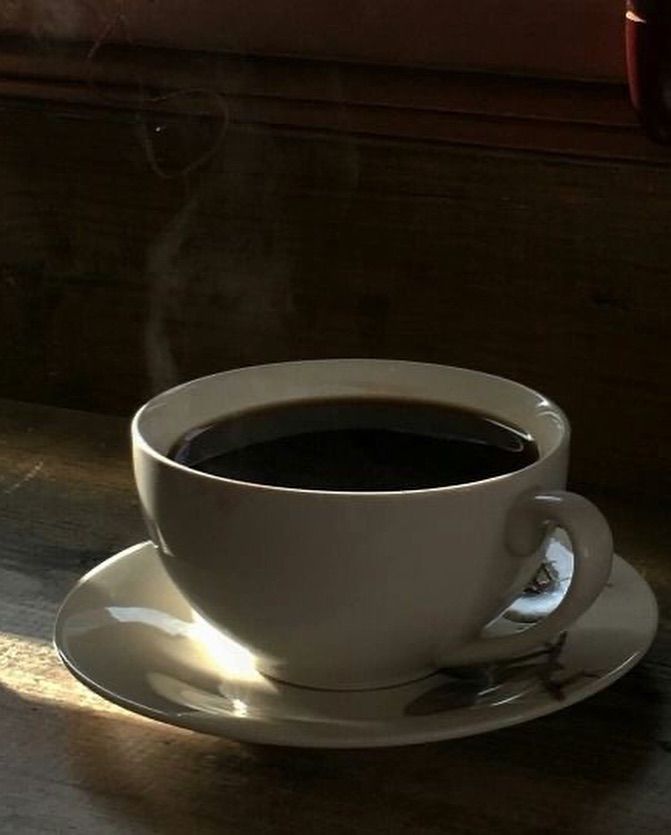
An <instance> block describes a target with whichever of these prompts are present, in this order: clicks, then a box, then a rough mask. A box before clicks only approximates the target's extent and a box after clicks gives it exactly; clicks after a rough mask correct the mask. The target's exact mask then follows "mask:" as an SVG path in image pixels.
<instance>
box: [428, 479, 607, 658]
mask: <svg viewBox="0 0 671 835" xmlns="http://www.w3.org/2000/svg"><path fill="white" fill-rule="evenodd" d="M555 525H556V526H559V527H561V528H563V529H564V530H565V531H566V533H567V534H568V536H569V538H570V540H571V545H572V549H573V575H572V577H571V582H570V584H569V587H568V589H567V591H566V594H565V595H564V597H563V599H562V601H561V602H560V603H559V605H558V606H557V608H556V609H554V611H552V612H551V613H550V614H549V615H547V616H546V617H545V618H543V620H541V621H538V622H537V623H535V624H533V625H532V626H529V627H527V628H526V629H524V630H523V631H521V632H517V633H515V634H513V635H506V636H497V637H480V638H477V639H476V640H475V641H473V642H470V643H468V644H466V645H464V646H461V647H458V648H457V649H456V651H454V652H452V651H449V652H448V653H447V654H446V656H445V658H442V659H441V666H444V667H454V666H466V665H471V664H485V663H488V662H493V661H497V660H499V661H500V660H505V659H510V658H514V657H516V656H520V655H524V654H526V653H528V652H530V651H532V650H537V649H538V648H539V647H542V646H543V644H545V643H547V642H549V641H552V640H554V639H556V638H557V636H558V635H559V634H560V633H561V632H563V631H564V630H566V629H568V627H569V626H570V625H571V624H572V623H573V622H574V621H575V620H577V618H579V617H580V615H582V614H583V613H584V612H585V611H586V610H587V609H588V608H589V607H590V606H591V605H592V603H593V602H594V601H595V600H596V598H597V597H598V596H599V594H600V593H601V591H602V590H603V588H604V586H605V585H606V583H607V582H608V578H609V577H610V572H611V567H612V562H613V538H612V534H611V531H610V528H609V526H608V522H607V521H606V519H605V518H604V516H603V514H602V513H601V511H600V510H599V509H598V508H597V507H595V505H593V504H592V502H590V501H588V500H587V499H585V498H584V497H583V496H579V495H578V494H577V493H569V492H566V491H564V490H553V491H543V492H542V493H537V494H534V495H531V496H526V497H524V498H522V499H521V500H520V501H519V502H518V503H517V505H516V506H515V508H514V509H513V511H512V512H511V514H510V517H509V520H508V531H507V540H508V541H507V545H508V548H509V549H510V550H511V551H512V552H513V553H517V554H519V555H520V556H522V555H528V554H529V553H531V552H532V551H535V550H537V549H538V547H539V546H540V545H541V543H542V541H543V539H544V537H545V535H546V533H547V529H548V526H555Z"/></svg>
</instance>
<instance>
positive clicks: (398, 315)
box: [0, 105, 671, 491]
mask: <svg viewBox="0 0 671 835" xmlns="http://www.w3.org/2000/svg"><path fill="white" fill-rule="evenodd" d="M75 117H76V118H75ZM149 118H150V117H144V118H143V119H140V118H139V117H138V116H137V114H133V113H130V112H124V111H115V112H107V111H100V112H98V113H96V112H93V111H90V112H85V111H83V110H82V111H78V112H74V113H68V112H60V110H59V109H58V106H56V105H52V106H46V105H45V106H42V107H39V106H35V105H33V106H32V108H30V109H20V108H18V107H15V106H12V107H7V108H6V109H5V110H4V111H1V112H0V138H1V141H0V206H1V208H2V213H1V215H0V350H1V351H2V357H3V359H2V362H0V394H1V395H2V396H4V397H12V398H18V399H25V400H32V401H38V402H48V403H54V404H61V405H69V406H75V407H80V408H86V409H97V410H102V411H108V412H115V413H121V414H128V413H130V412H131V411H132V409H134V408H135V407H136V406H137V405H139V404H140V403H141V402H142V400H143V399H144V398H146V397H147V396H148V395H149V394H151V393H152V392H153V391H156V390H158V389H160V388H163V387H165V386H167V385H170V384H172V383H175V382H178V381H180V380H184V379H188V378H190V377H193V376H195V375H200V374H205V373H208V372H211V371H216V370H220V369H224V368H231V367H235V366H238V365H242V364H248V363H256V362H268V361H274V360H283V359H294V358H303V357H322V356H357V355H358V356H392V357H400V358H409V359H418V360H427V361H433V362H442V363H451V364H457V365H465V366H470V367H476V368H481V369H484V370H488V371H492V372H495V373H500V374H504V375H507V376H512V377H514V378H517V379H519V380H521V381H522V382H526V383H529V384H531V385H533V386H538V387H539V388H541V389H542V390H543V391H545V392H546V393H547V394H549V395H550V396H552V397H554V398H556V399H557V400H558V401H559V402H560V403H561V404H562V405H563V406H564V407H565V408H566V410H567V411H568V412H569V414H570V415H571V416H572V418H573V422H574V428H575V435H574V438H575V442H574V446H575V466H574V475H575V477H576V478H577V479H579V480H581V481H595V482H600V483H601V484H602V485H613V486H629V487H636V488H639V489H644V490H650V491H655V490H657V489H659V487H660V485H666V486H667V487H668V486H669V483H670V481H671V479H670V477H669V473H670V472H671V445H669V443H668V442H667V441H666V439H665V437H664V434H663V433H664V428H665V425H666V421H667V414H668V412H669V407H670V405H671V393H670V391H669V377H670V372H671V355H670V354H669V352H668V347H669V334H670V324H671V313H670V312H669V310H670V309H671V284H670V283H669V270H670V267H671V236H670V235H669V230H668V226H669V223H668V218H669V207H670V205H671V202H670V201H671V172H670V171H669V169H668V168H667V167H666V166H665V165H663V164H659V165H655V164H648V163H646V164H643V163H627V162H616V161H594V160H592V161H588V160H581V159H579V158H576V157H562V156H543V155H540V154H535V153H503V152H496V151H494V150H491V149H490V150H486V149H478V148H469V149H466V148H459V147H457V146H451V145H445V144H428V143H420V142H400V141H399V142H394V141H382V140H375V141H374V140H371V139H366V138H356V137H352V136H347V135H339V136H329V135H319V134H315V133H313V134H309V133H298V132H294V133H291V132H288V131H284V132H283V131H281V130H279V129H275V128H274V129H269V128H262V127H258V126H257V127H255V128H250V127H247V128H245V127H242V126H234V127H232V128H231V129H230V130H229V131H228V133H227V135H226V137H225V140H224V142H223V143H222V145H221V146H220V147H219V150H218V151H217V153H216V154H215V156H214V157H213V159H212V160H211V161H210V163H209V164H208V165H207V166H205V167H203V168H202V169H200V170H199V171H197V172H195V173H194V174H192V175H190V176H189V177H187V178H182V177H174V178H165V177H162V176H160V171H170V170H173V169H177V168H179V166H182V165H185V164H187V163H188V162H189V160H191V159H193V158H194V157H195V156H197V155H198V154H199V153H201V152H202V151H203V149H205V148H207V147H208V143H209V142H211V141H212V136H213V134H212V131H213V130H214V127H213V125H212V123H211V121H199V120H197V119H196V118H195V117H187V116H183V117H181V118H178V117H165V118H164V117H162V116H160V114H159V115H154V116H152V117H151V121H147V120H148V119H149ZM148 139H151V141H152V143H156V145H155V150H154V153H153V154H149V155H148V154H147V149H148V145H147V141H148ZM152 161H153V163H154V164H153V165H152ZM156 163H158V164H159V165H160V170H157V169H156Z"/></svg>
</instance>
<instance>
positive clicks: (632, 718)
mask: <svg viewBox="0 0 671 835" xmlns="http://www.w3.org/2000/svg"><path fill="white" fill-rule="evenodd" d="M665 701H666V700H665V694H663V693H662V692H661V691H660V690H659V687H658V685H657V683H656V682H655V680H654V679H653V678H652V677H651V675H650V673H649V672H648V671H647V670H646V667H645V665H643V666H641V667H639V668H637V669H636V670H634V671H633V672H632V673H631V674H629V675H628V676H627V677H625V678H624V679H623V680H621V681H620V682H618V683H616V684H615V685H614V686H613V687H611V688H610V689H609V690H607V691H605V692H604V693H602V694H599V695H598V696H595V697H593V698H592V699H589V700H588V701H586V702H584V703H582V704H579V705H575V706H573V707H571V708H569V709H567V710H566V711H562V712H559V713H556V714H554V715H552V716H549V717H545V718H543V719H537V720H535V721H533V722H529V723H527V724H524V725H520V726H517V727H514V728H510V729H506V730H501V731H497V732H494V733H490V734H486V735H483V736H478V737H472V738H468V739H462V740H454V741H450V742H444V743H436V744H430V745H420V746H411V747H407V748H389V749H376V750H367V751H361V750H359V751H335V750H330V751H329V750H310V749H292V748H279V747H271V746H259V745H246V744H239V743H235V742H229V741H226V740H218V739H215V738H210V737H205V736H200V735H197V734H193V733H190V732H187V731H181V730H178V729H174V728H169V727H165V726H161V725H159V724H157V723H153V722H150V721H145V720H139V719H138V720H134V719H125V718H123V719H122V718H120V717H117V716H114V717H111V716H107V717H104V716H101V715H93V714H86V713H84V712H80V711H73V712H70V713H67V714H66V717H65V718H66V721H67V733H68V750H69V753H70V762H71V764H72V767H73V769H74V772H75V777H76V780H77V783H78V784H79V785H80V786H81V787H85V788H86V789H87V791H88V792H89V793H90V794H91V796H92V797H93V798H94V799H95V802H96V803H97V804H98V805H100V806H102V807H105V806H107V807H109V809H110V810H115V811H116V812H117V813H118V814H119V815H120V819H122V820H125V822H126V826H127V827H128V824H130V823H131V822H132V821H140V820H142V821H146V822H149V823H150V826H151V829H152V830H153V831H155V832H160V833H177V832H180V833H182V832H184V831H198V832H199V833H208V832H222V831H231V832H236V833H238V832H239V833H267V832H273V833H275V832H317V831H319V832H320V833H329V832H334V833H336V832H338V833H340V832H342V833H346V832H347V833H349V832H371V833H373V832H384V833H390V832H408V833H411V832H412V833H434V832H435V833H439V832H452V831H453V832H469V833H470V832H480V831H483V832H484V831H493V832H500V833H507V832H512V831H514V832H516V833H524V832H528V833H531V832H534V833H540V832H546V833H555V832H557V833H558V832H569V831H570V832H572V833H587V832H589V833H590V835H593V834H594V833H597V832H603V833H608V835H615V834H616V833H620V832H621V833H627V835H629V833H631V832H632V831H660V832H661V831H663V830H664V828H665V824H666V825H668V824H669V822H670V820H671V813H670V812H669V810H668V808H667V810H666V812H665V811H664V808H665V797H666V790H667V789H666V788H665V786H666V787H668V785H671V757H669V754H668V753H667V752H666V751H665V750H664V747H663V745H662V744H660V743H662V742H663V740H664V737H665V728H664V724H663V723H664V716H663V708H664V705H665ZM666 734H667V735H671V728H669V727H668V726H667V728H666ZM655 797H657V798H658V799H657V801H655V800H654V798H655ZM656 804H657V805H656ZM646 827H647V828H646ZM126 831H128V828H127V830H126Z"/></svg>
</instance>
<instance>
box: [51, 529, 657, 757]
mask: <svg viewBox="0 0 671 835" xmlns="http://www.w3.org/2000/svg"><path fill="white" fill-rule="evenodd" d="M150 548H151V549H154V545H153V543H151V542H150V541H143V542H140V543H136V544H135V545H131V546H129V547H128V548H124V549H123V550H121V551H120V552H118V553H116V554H114V555H112V556H111V557H109V558H107V559H106V560H104V561H103V562H101V563H99V564H98V565H96V566H95V567H94V568H93V569H91V570H90V571H88V572H87V573H86V574H84V575H83V576H82V577H80V578H79V579H78V581H77V582H76V583H75V584H74V586H73V587H72V588H71V589H70V591H69V592H68V594H67V595H66V597H65V598H64V600H63V602H62V604H61V606H60V607H59V610H58V613H57V616H56V620H55V624H54V630H53V637H52V642H53V645H54V648H55V650H56V652H57V654H58V656H59V658H60V659H61V661H62V663H63V664H64V666H65V667H66V669H67V670H68V671H69V672H70V673H71V674H72V675H73V676H74V677H75V678H76V679H77V680H78V681H80V682H81V683H82V684H84V685H85V686H86V687H88V688H89V689H90V690H91V691H92V692H94V693H96V694H97V695H98V696H100V697H101V698H103V699H105V700H107V701H108V702H110V703H112V704H115V705H117V706H119V707H121V708H123V709H125V710H128V711H130V712H131V713H135V714H138V715H140V716H144V717H146V718H148V719H152V720H155V721H158V722H161V723H162V724H167V725H171V726H174V727H180V728H183V729H186V730H191V731H195V732H198V733H204V734H207V735H210V736H215V737H219V738H225V739H230V740H234V741H239V742H248V743H253V744H263V745H276V746H289V747H298V748H332V749H362V748H386V747H397V746H407V745H421V744H425V743H429V742H439V741H448V740H451V739H460V738H465V737H469V736H475V735H479V734H482V733H490V732H492V731H494V730H501V729H504V728H509V727H512V726H515V725H519V724H524V723H526V722H529V721H532V720H534V719H537V718H541V717H543V716H547V715H550V714H552V713H556V712H558V711H560V710H563V709H564V708H566V707H569V706H571V705H573V704H576V703H577V702H580V701H583V700H585V699H587V698H589V697H591V696H593V695H596V694H597V693H599V692H601V691H602V690H605V689H606V688H607V687H609V686H610V685H611V684H613V683H614V682H615V681H617V680H618V679H620V678H621V677H622V676H624V675H625V674H626V673H628V672H629V671H630V670H631V669H632V668H633V667H634V666H636V664H638V663H639V662H640V661H641V659H642V658H643V657H644V656H645V654H646V653H647V652H648V650H649V649H650V646H651V645H652V643H653V641H654V639H655V636H656V634H657V628H658V622H659V609H658V604H657V600H656V598H655V595H654V593H653V591H652V589H651V588H650V586H649V584H648V583H647V581H646V580H645V578H644V577H643V576H642V575H641V574H640V573H639V572H638V571H637V569H636V568H635V567H634V566H632V565H631V564H630V563H629V562H627V561H626V560H625V559H624V558H623V557H621V556H619V555H618V554H614V555H613V572H615V571H616V570H617V571H618V572H619V573H620V574H621V573H622V572H625V575H626V574H628V575H629V580H628V582H629V583H631V582H635V583H637V584H638V586H639V591H640V592H641V594H643V596H644V597H645V607H646V612H645V624H646V626H645V630H644V629H641V642H640V644H638V645H637V647H636V650H635V651H634V652H632V654H631V655H630V656H629V657H628V658H626V659H624V660H623V661H622V663H621V664H619V665H618V666H617V667H615V669H612V670H609V671H608V672H606V673H605V674H603V675H599V676H598V677H597V678H589V679H585V680H584V681H583V682H582V683H581V684H574V685H573V686H572V688H571V690H570V691H568V692H567V693H566V694H565V695H564V697H563V698H561V699H556V698H553V697H551V696H550V695H549V694H545V695H543V694H540V693H539V694H536V695H535V698H534V701H533V702H531V703H529V702H528V701H527V702H522V703H521V704H517V705H514V706H512V707H508V713H506V714H505V715H500V714H499V713H498V712H497V711H493V706H492V705H486V704H485V705H473V706H469V707H463V708H454V709H451V710H450V711H447V712H445V713H439V714H431V715H428V716H422V717H403V716H399V717H398V719H397V720H395V722H394V725H395V726H396V725H397V724H398V723H403V722H405V723H406V724H407V726H408V727H407V729H406V730H404V731H403V730H399V729H397V728H394V729H393V730H392V729H390V730H388V731H385V727H388V726H389V725H390V724H391V721H390V720H380V722H379V732H377V733H376V731H375V729H374V728H373V727H372V726H374V725H376V724H378V723H376V722H375V721H374V720H371V721H370V722H363V721H360V722H357V726H356V728H355V729H354V731H353V732H352V735H351V736H348V735H347V733H341V732H340V731H338V736H337V737H336V736H329V735H324V732H323V731H321V734H322V735H321V736H320V731H317V732H316V733H315V734H314V735H310V733H309V732H307V733H306V731H305V728H304V727H301V728H300V730H299V731H298V732H297V727H296V724H297V723H296V722H295V721H291V720H288V719H282V717H278V718H274V717H269V718H267V719H263V718H257V719H254V720H250V719H249V718H244V719H242V718H240V717H236V716H233V715H221V714H219V715H214V714H207V713H204V712H199V711H198V710H197V709H193V712H192V713H186V714H181V713H180V712H179V711H178V709H177V707H176V710H175V712H174V713H172V712H166V711H162V710H160V709H159V708H155V707H151V706H149V705H146V704H144V703H142V702H137V701H134V700H133V699H132V698H129V697H126V696H123V695H121V694H119V693H118V692H115V691H113V690H110V689H108V688H107V687H105V686H104V685H101V684H99V683H98V682H97V681H96V680H95V679H93V678H92V677H91V676H89V675H87V674H86V673H85V672H84V671H82V670H80V669H79V668H78V667H77V664H76V661H75V659H73V658H71V657H70V655H69V654H68V652H67V650H66V648H65V647H66V641H65V640H64V631H65V612H66V610H67V609H68V606H69V605H70V604H71V602H72V599H73V597H75V596H76V594H77V592H78V590H79V589H80V588H81V587H82V586H83V585H86V584H87V583H89V582H90V581H91V579H93V578H94V577H95V576H96V575H98V574H101V573H106V572H107V571H108V570H109V569H110V568H111V567H112V566H113V565H114V564H115V563H117V562H121V561H123V560H124V559H128V558H129V557H130V556H132V555H134V554H137V553H138V552H142V551H145V550H148V549H150ZM154 550H155V549H154ZM156 559H157V560H158V557H156ZM168 581H169V580H168ZM169 582H171V581H169ZM176 591H177V594H179V590H176ZM598 602H599V598H597V600H596V601H595V602H594V603H593V604H592V607H594V606H597V605H598ZM592 607H590V609H591V608H592ZM641 613H642V604H641V611H640V612H639V614H638V617H639V618H641ZM579 622H580V619H578V621H577V623H576V624H575V625H573V626H572V627H571V628H569V630H568V634H569V635H570V634H571V632H572V631H573V630H575V628H576V625H577V626H578V628H579ZM643 634H645V638H643ZM437 674H438V673H437V672H434V673H431V674H430V675H429V676H427V677H426V678H431V677H432V676H434V675H437ZM416 683H417V682H408V683H406V684H400V685H398V686H397V688H403V687H410V686H412V685H413V684H416ZM283 686H291V685H283ZM397 688H393V689H397ZM326 692H329V693H334V694H335V693H338V692H339V691H336V690H333V691H326ZM371 692H373V691H371ZM486 713H491V714H492V715H491V717H490V718H487V717H486V715H485V714H486ZM448 716H449V718H450V722H449V723H445V722H441V718H447V717H448ZM459 717H463V721H461V722H460V723H455V719H458V718H459ZM422 720H424V721H422ZM455 724H456V726H455ZM446 725H447V726H446ZM332 727H333V728H334V729H337V728H342V727H343V726H342V725H339V724H338V723H337V720H336V721H335V722H334V724H333V726H332ZM364 728H368V729H369V732H368V733H366V732H365V731H364Z"/></svg>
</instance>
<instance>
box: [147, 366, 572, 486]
mask: <svg viewBox="0 0 671 835" xmlns="http://www.w3.org/2000/svg"><path fill="white" fill-rule="evenodd" d="M343 362H345V363H362V364H363V363H365V364H368V365H370V364H371V363H378V362H379V363H380V364H381V365H382V364H384V365H388V364H394V365H403V366H406V367H408V368H410V367H412V366H415V367H424V368H434V369H443V370H448V371H457V372H466V373H468V374H473V375H477V376H478V377H481V378H488V379H491V380H496V381H499V382H502V383H505V384H506V385H508V386H510V387H512V388H517V389H519V390H520V392H525V393H526V394H527V395H531V396H533V397H536V398H538V401H539V403H542V404H543V405H544V406H547V408H548V410H550V411H551V412H552V413H553V414H554V415H556V416H557V417H558V418H559V426H558V438H557V441H556V442H555V443H554V444H553V445H552V446H551V447H550V448H549V449H548V450H547V451H545V452H544V453H542V454H539V456H538V458H537V459H536V460H535V461H532V462H531V463H530V464H527V466H525V467H522V468H520V469H519V470H511V471H510V472H506V473H501V474H500V475H496V476H491V477H489V478H484V479H479V480H478V481H468V482H463V483H460V484H445V485H441V486H438V487H423V488H413V489H406V490H325V489H316V488H306V487H286V486H282V485H278V484H265V483H263V482H254V481H240V480H238V479H234V478H228V477H226V476H219V475H213V474H212V473H205V472H202V471H201V470H195V469H193V468H192V467H188V466H186V465H185V464H181V463H179V462H178V461H175V460H174V459H172V458H169V457H168V456H167V455H164V454H163V453H161V452H159V451H158V450H157V449H155V448H154V447H153V446H152V444H151V443H150V442H149V441H148V440H147V439H146V438H145V437H144V435H143V433H142V430H141V428H140V424H141V421H142V419H143V417H144V416H145V414H146V413H147V412H148V411H149V410H150V409H151V408H152V407H153V406H155V405H157V404H158V403H159V402H160V401H161V400H162V399H164V398H167V397H172V396H174V395H178V394H180V393H181V392H183V391H185V390H187V389H189V388H191V387H195V386H197V385H199V384H202V383H204V382H206V381H208V380H212V379H214V378H215V377H217V378H223V377H225V376H227V375H229V374H230V375H233V374H239V373H243V372H253V371H260V370H262V369H267V368H273V367H276V366H283V367H289V366H292V365H293V366H296V367H298V366H305V365H308V364H309V365H313V364H314V365H318V364H322V365H326V364H328V365H332V364H338V363H343ZM570 436H571V426H570V423H569V420H568V418H567V416H566V413H565V412H564V410H563V409H562V408H561V407H560V406H558V405H557V403H555V402H554V401H553V400H550V399H549V398H548V397H546V396H545V395H544V394H541V393H540V392H539V391H538V390H536V389H533V388H531V387H530V386H527V385H524V384H523V383H519V382H517V381H516V380H511V379H509V378H507V377H502V376H501V375H498V374H491V373H489V372H486V371H480V370H476V369H472V368H465V367H462V366H454V365H445V364H443V363H429V362H418V361H414V360H399V359H393V358H377V357H333V358H324V359H307V360H289V361H280V362H270V363H257V364H254V365H246V366H239V367H236V368H231V369H227V370H225V371H216V372H214V373H212V374H206V375H203V376H201V377H195V378H194V379H192V380H187V381H185V382H184V383H179V384H177V385H176V386H172V387H170V388H169V389H165V390H164V391H161V392H159V393H158V394H156V395H154V396H153V397H151V398H150V399H149V400H147V401H146V402H145V403H144V404H143V405H142V406H140V408H139V409H137V411H136V412H135V414H134V415H133V418H132V420H131V440H132V446H133V448H134V449H135V450H140V451H142V452H143V453H144V454H145V455H148V456H149V457H150V458H152V459H154V460H155V461H156V462H157V463H159V464H160V465H162V466H164V467H169V468H171V469H175V470H177V471H179V472H182V473H183V474H185V475H188V476H189V477H192V478H195V479H197V480H201V479H204V480H207V481H210V482H214V483H217V484H229V485H232V486H235V487H236V488H238V489H249V490H254V491H255V492H258V491H269V492H272V493H282V494H288V495H295V494H303V495H312V496H325V497H329V498H331V499H333V498H337V497H343V498H349V499H351V498H353V497H357V498H361V499H366V498H368V499H370V498H377V499H381V498H387V499H388V498H393V497H399V496H421V495H429V494H433V495H440V494H442V493H446V492H450V493H452V492H465V491H469V490H473V489H481V488H483V487H485V486H489V485H495V484H498V483H501V482H505V481H510V480H511V479H515V478H516V477H520V476H521V475H523V474H528V473H530V472H533V471H534V470H536V469H539V468H540V467H541V466H543V465H545V464H546V463H547V462H548V461H549V460H551V459H553V458H555V457H557V456H558V455H560V454H561V453H562V451H563V450H565V449H566V448H567V446H568V444H569V441H570Z"/></svg>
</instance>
